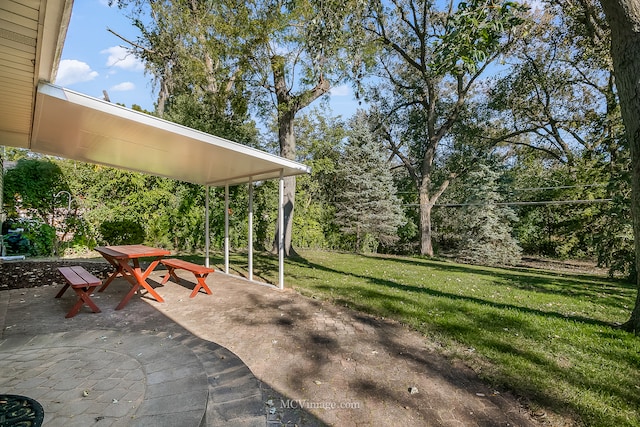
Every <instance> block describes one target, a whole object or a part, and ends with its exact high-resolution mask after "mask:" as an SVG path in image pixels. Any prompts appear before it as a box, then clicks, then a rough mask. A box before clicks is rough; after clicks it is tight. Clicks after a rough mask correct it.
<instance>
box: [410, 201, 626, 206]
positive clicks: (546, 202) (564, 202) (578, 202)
mask: <svg viewBox="0 0 640 427" xmlns="http://www.w3.org/2000/svg"><path fill="white" fill-rule="evenodd" d="M611 201H613V199H591V200H543V201H529V202H497V203H493V204H494V205H497V206H523V205H571V204H582V205H585V204H592V203H609V202H611ZM487 205H489V203H442V204H436V205H433V207H434V208H439V207H440V208H461V207H465V206H487ZM404 206H420V204H419V203H407V204H405V205H404Z"/></svg>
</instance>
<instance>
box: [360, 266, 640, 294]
mask: <svg viewBox="0 0 640 427" xmlns="http://www.w3.org/2000/svg"><path fill="white" fill-rule="evenodd" d="M361 256H362V257H364V258H368V259H375V260H380V259H382V260H385V261H389V262H394V263H402V264H407V265H411V266H415V265H421V266H424V267H427V268H431V269H434V270H438V271H445V272H448V273H462V274H475V275H480V276H489V277H491V278H492V279H494V283H496V284H502V285H506V286H512V287H514V288H517V289H522V290H527V291H535V292H540V293H550V294H555V295H564V296H569V297H588V298H591V297H598V298H602V292H603V291H607V293H608V297H607V298H605V300H604V301H606V302H609V303H610V304H612V305H613V304H620V303H621V302H623V301H625V300H627V298H630V297H632V296H633V295H635V291H636V289H637V288H636V286H635V285H634V284H632V283H628V282H625V281H623V280H619V279H608V278H604V277H599V276H592V275H584V274H576V275H573V274H571V275H567V274H562V273H553V272H549V271H543V270H532V269H520V268H509V272H507V271H506V270H505V269H504V268H491V267H482V266H475V265H462V264H453V263H447V262H443V261H433V260H427V259H422V258H411V259H406V258H398V257H386V256H378V255H376V256H371V255H361ZM512 271H513V272H512ZM496 279H498V280H496ZM550 282H553V283H550ZM612 290H615V291H617V292H620V295H611V294H610V292H611V291H612Z"/></svg>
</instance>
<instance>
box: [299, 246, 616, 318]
mask: <svg viewBox="0 0 640 427" xmlns="http://www.w3.org/2000/svg"><path fill="white" fill-rule="evenodd" d="M289 262H290V263H292V264H293V263H299V265H301V266H306V267H309V268H314V269H318V270H322V271H325V272H328V273H332V274H338V275H344V276H351V277H355V278H357V279H361V280H366V281H367V282H369V283H371V284H373V285H376V286H381V287H385V288H393V289H397V290H400V291H403V292H409V293H419V294H425V295H429V296H432V297H438V298H446V299H449V300H453V301H467V302H471V303H474V304H480V305H484V306H490V307H493V308H496V309H500V310H519V311H522V312H525V313H529V314H535V315H538V316H544V317H553V318H557V319H563V320H573V321H576V322H582V323H587V324H591V325H598V326H607V327H613V326H615V325H613V324H611V323H608V322H604V321H601V320H597V319H593V318H589V317H584V316H576V315H567V314H564V313H558V312H554V311H546V310H540V309H535V308H531V307H525V306H519V305H514V304H506V303H499V302H495V301H491V300H488V299H482V298H477V297H473V296H468V295H459V294H453V293H450V292H443V291H439V290H436V289H431V288H426V287H419V286H411V285H406V284H402V283H398V282H395V281H391V280H386V279H380V278H377V277H372V276H366V275H360V274H354V273H351V272H348V271H341V270H336V269H333V268H330V267H327V266H324V265H320V264H316V263H312V262H310V261H307V260H305V259H303V258H299V259H297V260H295V261H294V260H290V261H289ZM430 267H432V266H431V265H430ZM453 267H454V268H457V269H458V271H461V272H467V273H474V274H478V273H477V271H476V270H475V269H471V270H466V269H465V268H464V267H457V266H453ZM432 268H433V267H432ZM440 268H442V269H445V266H441V267H440ZM484 274H490V273H489V272H488V271H487V272H485V273H484ZM508 277H509V278H510V280H514V281H515V279H516V278H518V277H519V276H517V275H508ZM510 286H511V285H510ZM324 288H325V289H328V288H330V287H327V286H325V287H324ZM547 292H553V291H548V290H547ZM553 293H556V292H553ZM557 293H560V294H562V293H563V292H561V291H559V292H557ZM573 296H575V295H573ZM372 297H373V298H375V296H372ZM378 298H390V296H389V295H386V294H380V295H379V296H378Z"/></svg>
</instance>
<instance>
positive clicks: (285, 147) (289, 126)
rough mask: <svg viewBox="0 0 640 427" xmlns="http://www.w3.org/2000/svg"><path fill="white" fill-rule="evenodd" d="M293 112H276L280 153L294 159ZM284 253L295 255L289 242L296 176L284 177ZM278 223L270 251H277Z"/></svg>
mask: <svg viewBox="0 0 640 427" xmlns="http://www.w3.org/2000/svg"><path fill="white" fill-rule="evenodd" d="M294 119H295V112H292V111H284V112H279V114H278V140H279V141H280V155H281V156H282V157H284V158H285V159H289V160H295V157H296V137H295V134H294V133H293V121H294ZM283 196H284V200H283V202H284V254H285V256H287V257H288V256H292V255H297V254H296V252H295V250H294V249H293V247H292V244H291V232H292V230H293V209H294V207H295V204H296V203H295V202H296V177H295V176H288V177H285V178H284V193H283ZM279 231H280V230H279V224H276V234H275V236H274V239H273V248H272V252H273V253H277V252H278V234H279Z"/></svg>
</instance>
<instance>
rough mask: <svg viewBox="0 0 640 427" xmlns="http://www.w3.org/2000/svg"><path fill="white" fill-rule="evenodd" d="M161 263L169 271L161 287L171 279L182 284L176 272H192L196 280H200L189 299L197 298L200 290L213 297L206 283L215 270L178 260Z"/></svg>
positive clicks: (164, 260)
mask: <svg viewBox="0 0 640 427" xmlns="http://www.w3.org/2000/svg"><path fill="white" fill-rule="evenodd" d="M160 262H161V263H162V264H164V266H165V267H167V270H168V271H169V272H168V273H167V275H166V276H164V279H162V283H161V285H164V284H165V283H167V281H168V280H169V278H170V277H173V278H174V279H175V281H176V283H180V278H178V276H177V275H176V273H175V270H187V271H190V272H192V273H193V275H194V276H196V279H198V284H197V285H196V287H195V288H194V289H193V292H191V295H189V298H193V297H195V296H196V295H197V294H198V291H199V290H200V288H202V289H204V291H205V292H206V293H207V294H208V295H211V289H209V287H208V286H207V284H206V283H205V282H204V281H205V280H206V279H207V276H208V275H209V273H213V272H214V271H215V270H214V269H213V268H209V267H205V266H204V265H200V264H194V263H192V262H188V261H183V260H181V259H176V258H169V259H163V260H160Z"/></svg>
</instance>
